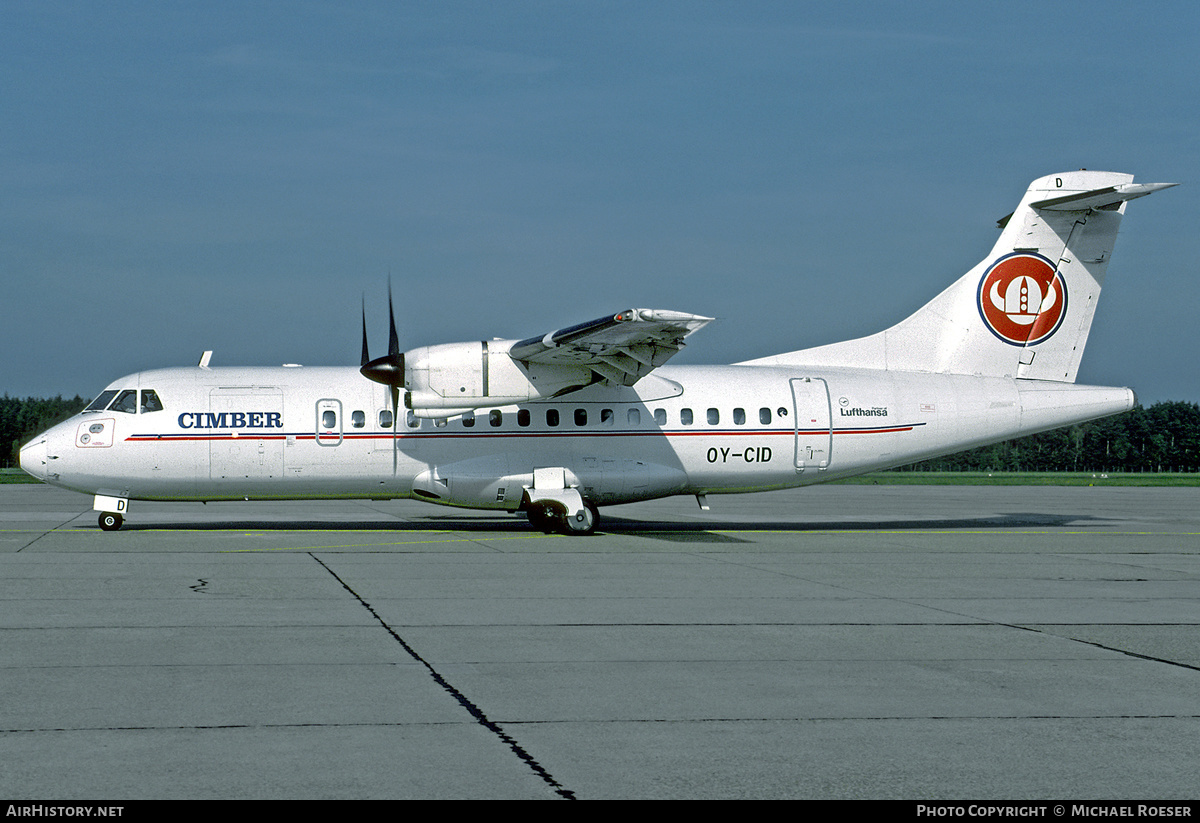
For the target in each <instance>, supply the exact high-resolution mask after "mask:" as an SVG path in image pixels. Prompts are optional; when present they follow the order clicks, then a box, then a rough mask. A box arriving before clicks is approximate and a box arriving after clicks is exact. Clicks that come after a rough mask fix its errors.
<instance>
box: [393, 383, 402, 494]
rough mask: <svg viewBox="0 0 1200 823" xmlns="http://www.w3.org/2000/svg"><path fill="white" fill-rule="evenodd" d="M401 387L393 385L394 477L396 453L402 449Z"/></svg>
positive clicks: (394, 473)
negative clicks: (400, 432) (400, 431)
mask: <svg viewBox="0 0 1200 823" xmlns="http://www.w3.org/2000/svg"><path fill="white" fill-rule="evenodd" d="M399 430H400V387H399V386H392V477H395V476H396V459H397V458H396V455H397V453H398V452H399V450H400V435H399Z"/></svg>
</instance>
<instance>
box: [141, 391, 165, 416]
mask: <svg viewBox="0 0 1200 823" xmlns="http://www.w3.org/2000/svg"><path fill="white" fill-rule="evenodd" d="M162 410H163V404H162V401H161V400H159V399H158V393H157V392H156V391H154V389H142V414H145V413H146V412H156V411H162Z"/></svg>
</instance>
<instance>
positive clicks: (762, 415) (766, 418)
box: [758, 409, 771, 426]
mask: <svg viewBox="0 0 1200 823" xmlns="http://www.w3.org/2000/svg"><path fill="white" fill-rule="evenodd" d="M758 422H759V423H762V424H763V425H764V426H765V425H767V424H768V423H770V422H771V410H770V409H759V410H758Z"/></svg>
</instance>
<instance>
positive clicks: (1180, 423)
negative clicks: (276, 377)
mask: <svg viewBox="0 0 1200 823" xmlns="http://www.w3.org/2000/svg"><path fill="white" fill-rule="evenodd" d="M88 402H89V401H88V399H87V398H83V397H79V396H78V395H76V396H75V397H72V398H71V399H69V400H64V399H63V398H62V397H53V398H49V399H40V398H34V397H27V398H23V399H22V398H16V397H9V396H8V395H7V394H6V395H5V396H4V397H3V398H0V465H2V466H3V467H5V468H11V467H13V466H17V465H18V459H19V452H20V448H21V445H22V444H23V443H25V442H26V441H28V440H29V439H30V438H31V437H33V436H34V435H35V434H38V433H39V432H43V431H45V430H46V429H48V428H50V427H51V426H53V425H54V424H56V423H60V422H62V421H63V420H66V419H67V418H68V417H70V416H71V415H74V414H78V413H79V412H80V411H82V410H83V409H84V407H85V406H87V404H88ZM835 459H836V456H835ZM904 470H906V471H1043V472H1160V471H1162V472H1195V471H1200V405H1198V404H1196V403H1187V402H1183V401H1170V402H1165V403H1155V404H1154V405H1153V406H1150V407H1149V408H1142V407H1141V406H1137V407H1136V408H1134V409H1133V410H1132V411H1129V412H1127V413H1125V414H1119V415H1117V416H1115V417H1106V418H1104V419H1102V420H1094V421H1092V422H1091V423H1081V424H1079V425H1076V426H1069V427H1067V428H1065V429H1056V430H1054V431H1049V432H1043V433H1042V434H1035V435H1031V436H1030V437H1022V438H1020V439H1018V440H1006V441H1004V442H1003V443H996V444H994V445H991V446H982V447H980V448H978V449H971V450H970V451H965V452H960V453H958V454H952V455H948V456H946V457H939V458H936V459H934V460H926V461H923V462H921V463H915V464H913V465H911V466H906V467H904Z"/></svg>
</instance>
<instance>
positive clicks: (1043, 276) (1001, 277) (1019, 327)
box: [978, 252, 1067, 346]
mask: <svg viewBox="0 0 1200 823" xmlns="http://www.w3.org/2000/svg"><path fill="white" fill-rule="evenodd" d="M978 303H979V314H980V316H981V317H982V318H983V322H984V323H985V324H987V327H988V328H989V329H990V330H991V332H992V334H994V335H996V336H997V337H999V338H1000V339H1001V340H1003V341H1004V342H1005V343H1011V344H1012V345H1014V346H1032V345H1035V344H1037V343H1041V342H1042V341H1044V340H1047V339H1049V338H1050V337H1051V336H1052V335H1053V334H1054V333H1055V332H1056V331H1058V327H1059V326H1060V325H1061V324H1062V320H1063V317H1064V316H1065V315H1066V313H1067V284H1066V283H1065V282H1064V281H1063V278H1062V275H1061V274H1059V273H1058V272H1057V271H1055V269H1054V264H1053V263H1051V262H1050V261H1049V260H1047V259H1046V258H1045V257H1042V256H1041V255H1040V254H1033V253H1031V252H1017V253H1015V254H1010V255H1006V256H1005V257H1001V258H1000V259H999V260H997V261H996V262H995V263H993V264H992V267H991V268H989V269H988V270H987V273H986V274H984V275H983V279H982V280H981V281H979V294H978Z"/></svg>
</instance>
